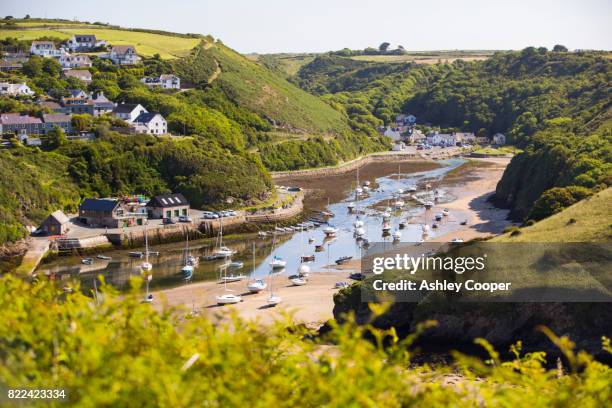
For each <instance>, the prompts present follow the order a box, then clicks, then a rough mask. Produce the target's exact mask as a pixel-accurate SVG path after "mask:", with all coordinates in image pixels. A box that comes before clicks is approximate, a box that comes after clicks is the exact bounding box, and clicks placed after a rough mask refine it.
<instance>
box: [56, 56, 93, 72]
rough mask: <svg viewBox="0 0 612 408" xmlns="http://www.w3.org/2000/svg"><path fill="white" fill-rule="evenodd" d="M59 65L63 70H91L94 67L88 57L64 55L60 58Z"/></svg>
mask: <svg viewBox="0 0 612 408" xmlns="http://www.w3.org/2000/svg"><path fill="white" fill-rule="evenodd" d="M59 63H60V65H61V66H62V68H63V69H71V68H91V66H92V65H93V64H92V63H91V60H90V59H89V57H88V56H87V55H70V54H64V55H62V56H61V57H59Z"/></svg>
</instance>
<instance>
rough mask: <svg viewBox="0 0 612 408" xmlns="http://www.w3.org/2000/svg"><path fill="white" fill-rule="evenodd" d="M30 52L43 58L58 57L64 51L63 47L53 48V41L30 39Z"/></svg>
mask: <svg viewBox="0 0 612 408" xmlns="http://www.w3.org/2000/svg"><path fill="white" fill-rule="evenodd" d="M30 53H31V54H33V55H38V56H39V57H44V58H59V57H61V56H62V55H64V54H65V53H66V52H65V51H64V50H63V49H59V50H58V49H57V48H55V44H54V43H53V41H32V46H31V47H30Z"/></svg>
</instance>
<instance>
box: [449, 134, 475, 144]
mask: <svg viewBox="0 0 612 408" xmlns="http://www.w3.org/2000/svg"><path fill="white" fill-rule="evenodd" d="M454 134H455V141H456V142H461V143H474V142H476V135H475V134H474V133H472V132H455V133H454Z"/></svg>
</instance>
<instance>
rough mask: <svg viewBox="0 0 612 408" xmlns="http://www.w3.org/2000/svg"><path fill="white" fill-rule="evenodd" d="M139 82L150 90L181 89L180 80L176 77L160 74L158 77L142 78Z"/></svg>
mask: <svg viewBox="0 0 612 408" xmlns="http://www.w3.org/2000/svg"><path fill="white" fill-rule="evenodd" d="M140 82H142V83H143V84H145V85H146V86H148V87H151V88H161V89H181V79H180V78H179V77H177V76H176V75H172V74H162V75H160V76H158V77H144V78H141V79H140Z"/></svg>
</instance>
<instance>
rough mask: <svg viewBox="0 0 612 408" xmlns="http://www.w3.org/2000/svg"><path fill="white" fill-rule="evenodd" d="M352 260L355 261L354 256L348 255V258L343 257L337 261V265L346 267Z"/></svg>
mask: <svg viewBox="0 0 612 408" xmlns="http://www.w3.org/2000/svg"><path fill="white" fill-rule="evenodd" d="M351 259H353V257H352V256H350V255H347V256H341V257H340V258H338V259H336V261H335V262H336V265H344V264H346V263H348V262H349V261H350V260H351Z"/></svg>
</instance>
